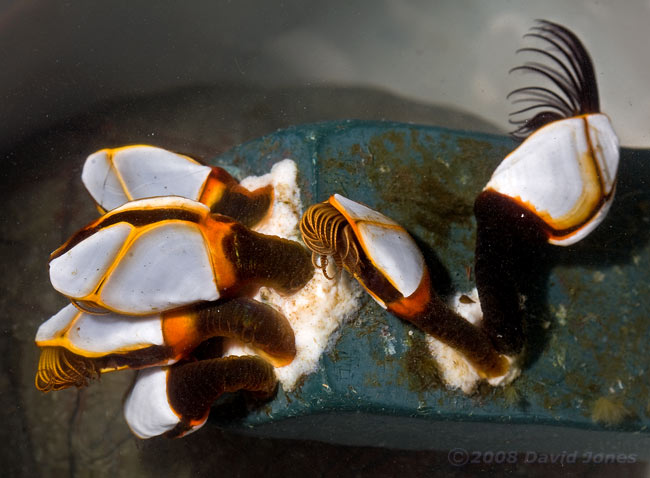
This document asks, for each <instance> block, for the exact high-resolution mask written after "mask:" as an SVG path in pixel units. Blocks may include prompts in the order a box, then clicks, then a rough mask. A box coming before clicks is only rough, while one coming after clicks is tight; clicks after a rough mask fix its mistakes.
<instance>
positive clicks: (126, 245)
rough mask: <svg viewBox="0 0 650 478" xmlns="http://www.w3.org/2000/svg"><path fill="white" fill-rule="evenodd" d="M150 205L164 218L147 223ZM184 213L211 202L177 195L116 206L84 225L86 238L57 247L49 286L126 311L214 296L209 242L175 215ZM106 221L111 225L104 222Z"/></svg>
mask: <svg viewBox="0 0 650 478" xmlns="http://www.w3.org/2000/svg"><path fill="white" fill-rule="evenodd" d="M154 212H155V213H157V214H162V217H161V218H159V219H157V220H155V221H152V222H149V223H147V222H146V216H147V214H150V213H154ZM184 212H190V213H196V216H197V217H204V216H205V215H207V214H209V209H208V207H207V206H205V205H203V204H200V203H197V202H195V201H191V200H189V199H184V198H180V197H159V198H152V199H144V200H140V201H133V202H130V203H128V204H126V205H124V206H122V207H119V208H117V209H114V210H113V211H111V212H110V213H109V214H107V215H105V216H103V217H102V218H101V219H100V220H99V221H98V222H96V223H94V224H95V226H94V229H93V227H90V226H89V227H90V229H88V230H87V231H86V232H89V233H90V235H89V236H88V237H86V238H84V239H82V240H81V241H80V242H78V243H76V244H75V245H74V246H72V247H71V248H69V249H68V250H65V247H66V246H65V245H64V246H63V248H64V249H63V251H62V252H61V253H60V254H59V255H56V254H57V253H55V255H56V257H55V258H54V259H52V260H51V261H50V280H51V282H52V285H53V286H54V288H55V289H56V290H58V291H59V292H61V293H63V294H65V295H67V296H68V297H70V298H71V299H73V300H75V301H78V302H82V303H83V302H86V303H88V304H92V305H93V306H99V307H101V308H105V309H108V310H111V311H113V312H116V313H119V314H125V315H149V314H153V313H156V312H159V311H163V310H168V309H172V308H175V307H180V306H182V305H186V304H190V303H192V302H197V301H201V300H210V301H212V300H216V299H218V298H219V292H218V289H217V284H216V279H215V274H214V271H213V267H212V261H211V257H210V249H209V246H208V244H207V243H206V239H205V238H204V236H203V233H202V231H201V228H200V226H199V224H198V223H196V222H192V221H191V220H189V219H183V218H182V217H181V216H180V215H179V213H184ZM167 213H168V216H167V217H165V216H164V215H165V214H167ZM138 217H140V218H141V219H142V218H144V219H145V221H144V224H143V225H138V226H136V225H134V224H132V223H130V222H129V221H134V222H135V219H136V218H138ZM111 221H116V222H114V223H113V224H110V223H111ZM105 223H106V224H110V225H109V226H108V227H102V225H103V224H105ZM91 226H93V225H91ZM82 232H84V231H82ZM73 238H74V236H73Z"/></svg>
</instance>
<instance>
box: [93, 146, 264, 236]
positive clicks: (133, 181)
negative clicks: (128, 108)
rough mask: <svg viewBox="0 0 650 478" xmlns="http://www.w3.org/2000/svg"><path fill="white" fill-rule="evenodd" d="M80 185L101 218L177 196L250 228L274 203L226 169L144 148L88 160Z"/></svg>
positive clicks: (119, 150) (106, 153)
mask: <svg viewBox="0 0 650 478" xmlns="http://www.w3.org/2000/svg"><path fill="white" fill-rule="evenodd" d="M81 179H82V181H83V183H84V186H86V189H87V190H88V192H89V193H90V195H91V196H92V197H93V199H94V200H95V202H96V204H97V207H98V209H99V210H100V211H101V212H102V213H105V212H106V211H110V210H112V209H115V208H116V207H119V206H122V205H123V204H125V203H127V202H128V201H133V200H136V199H144V198H149V197H155V196H181V197H184V198H188V199H193V200H195V201H199V202H201V203H203V204H205V205H207V206H208V207H209V208H210V210H211V212H213V213H218V214H223V215H225V216H229V217H232V218H234V219H236V220H237V221H239V222H241V223H243V224H245V225H247V226H252V225H254V224H255V223H257V222H259V221H260V220H261V219H262V218H263V217H264V216H265V215H266V214H267V212H268V210H269V208H270V206H271V203H272V202H273V187H272V186H264V187H261V188H259V189H256V190H254V191H249V190H248V189H246V188H244V187H242V186H240V185H239V183H238V182H237V180H235V179H234V178H233V177H232V176H231V175H230V174H228V172H227V171H226V170H225V169H222V168H219V167H211V166H206V165H204V164H201V163H199V162H198V161H196V160H194V159H192V158H190V157H188V156H185V155H182V154H177V153H172V152H171V151H166V150H164V149H162V148H156V147H154V146H147V145H132V146H123V147H120V148H113V149H102V150H100V151H97V152H95V153H93V154H91V155H90V156H88V158H87V159H86V162H85V163H84V167H83V171H82V173H81Z"/></svg>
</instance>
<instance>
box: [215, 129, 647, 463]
mask: <svg viewBox="0 0 650 478" xmlns="http://www.w3.org/2000/svg"><path fill="white" fill-rule="evenodd" d="M515 146H516V144H515V143H514V142H513V141H512V140H511V139H509V138H507V137H502V136H493V135H485V134H478V133H471V132H462V131H452V130H446V129H442V128H435V127H430V126H418V125H410V124H398V123H386V122H367V121H344V122H329V123H321V124H313V125H305V126H297V127H292V128H289V129H287V130H282V131H278V132H276V133H273V134H271V135H268V136H265V137H263V138H260V139H257V140H253V141H250V142H248V143H246V144H243V145H241V146H238V147H237V148H235V149H233V150H232V151H230V152H228V153H226V154H224V155H222V156H220V157H218V158H216V159H215V160H214V164H217V165H220V166H225V167H227V168H230V169H231V170H234V172H235V173H236V174H238V175H239V176H242V175H245V174H251V173H252V174H263V173H265V172H267V171H268V170H269V168H270V167H271V165H272V164H274V163H275V162H277V161H278V160H281V159H283V158H292V159H294V160H295V161H296V162H297V164H298V168H299V172H300V177H299V181H300V186H301V188H302V200H303V203H304V205H305V207H306V206H308V205H309V204H312V203H314V202H318V201H323V200H325V199H327V197H329V196H330V195H331V194H333V193H335V192H338V193H341V194H343V195H345V196H347V197H349V198H351V199H354V200H357V201H361V202H363V203H366V204H368V205H369V206H371V207H373V208H375V209H377V210H379V211H382V212H383V213H385V214H386V215H388V216H389V217H391V218H394V219H395V220H397V221H398V222H400V223H401V224H402V225H403V226H405V227H406V228H407V229H408V230H409V232H410V233H411V234H412V235H413V236H414V237H415V238H416V241H417V242H418V243H419V244H420V245H421V246H422V248H423V250H424V252H425V255H426V256H427V260H428V262H429V264H430V267H431V269H432V274H433V276H434V282H435V285H436V287H437V289H438V291H439V292H440V293H442V294H449V293H451V292H454V291H468V290H470V289H471V288H472V287H473V282H472V279H473V277H472V274H471V270H472V265H473V257H474V240H475V229H476V224H475V220H474V217H473V212H472V207H473V201H474V198H475V197H476V196H477V194H478V193H479V192H480V191H481V189H482V188H483V186H484V185H485V184H486V182H487V180H488V178H489V177H490V175H491V173H492V171H493V170H494V168H495V167H496V166H497V165H498V164H499V162H500V161H501V160H502V159H503V158H504V156H505V155H506V154H508V153H509V152H510V151H511V150H512V149H514V147H515ZM649 180H650V154H649V152H648V151H635V150H627V149H623V150H622V152H621V165H620V171H619V182H618V189H617V193H616V199H615V202H614V205H613V206H612V209H611V211H610V213H609V216H608V218H607V219H606V220H605V222H604V223H603V224H601V226H600V227H599V228H598V229H597V230H596V231H595V232H594V233H593V234H591V235H590V236H589V237H588V238H587V239H586V240H584V241H582V242H581V243H579V244H577V245H575V246H572V247H569V248H560V247H550V246H549V251H548V253H547V254H546V255H545V256H544V257H540V258H539V264H535V265H531V267H536V268H537V269H538V271H536V273H535V274H534V276H535V277H536V278H537V279H536V280H535V281H533V282H532V283H531V284H527V285H526V298H525V301H526V302H525V305H526V310H527V317H528V323H527V326H526V336H527V344H528V345H527V358H526V366H525V369H524V371H523V373H522V376H521V377H520V378H519V379H517V380H516V381H515V382H514V383H513V384H512V385H510V386H507V387H505V388H502V387H498V388H491V387H489V386H487V385H486V386H483V387H481V388H480V389H479V391H478V392H477V393H476V394H474V395H472V396H466V395H464V394H463V393H462V392H461V391H453V390H448V389H446V388H445V386H444V385H443V384H442V383H441V382H440V379H439V378H438V374H437V369H436V366H435V364H434V362H433V361H432V360H431V359H430V358H429V356H428V352H427V351H426V345H425V343H424V336H423V335H422V333H420V332H419V331H418V330H417V329H415V328H414V327H412V326H411V325H410V324H407V323H405V322H403V321H401V320H399V319H397V318H395V317H393V316H391V315H390V314H388V313H386V312H385V311H384V310H383V309H381V308H380V307H379V306H378V305H377V304H375V303H374V302H373V301H372V300H370V299H366V300H365V301H364V302H363V305H362V307H361V308H360V310H359V311H358V313H357V314H355V315H354V316H353V317H351V318H350V320H349V321H348V323H347V325H346V326H345V327H344V330H343V331H342V334H341V336H340V338H339V339H338V341H337V342H336V343H335V345H334V346H333V348H332V349H331V350H330V351H329V352H327V353H325V354H324V355H323V356H322V358H321V362H320V366H319V369H318V371H317V372H316V373H314V374H312V375H309V376H307V377H305V378H304V380H303V381H302V383H301V385H300V386H298V387H297V389H296V390H294V391H292V392H289V393H287V392H284V391H282V390H280V391H279V393H278V395H277V397H276V398H275V399H274V400H273V401H272V402H270V403H268V404H266V405H264V406H262V407H261V408H257V409H254V410H252V411H247V412H246V413H242V414H240V415H238V416H236V417H233V416H232V415H229V414H228V413H219V412H218V408H214V409H213V417H212V419H211V423H212V424H215V423H217V424H219V425H221V426H227V427H231V428H235V429H240V430H245V431H249V432H251V433H255V434H260V435H267V436H277V437H284V438H302V439H318V440H325V441H329V442H335V443H345V444H356V445H360V444H361V445H372V446H390V447H399V448H413V449H425V448H436V449H451V448H454V447H460V448H464V449H467V450H485V449H491V450H494V449H495V447H496V448H497V449H503V450H517V451H519V452H525V451H526V450H529V449H534V450H537V451H544V450H546V449H548V451H549V452H557V451H562V450H564V451H566V450H569V451H572V450H574V449H578V450H580V449H590V450H591V449H598V450H601V451H605V452H609V453H613V452H623V453H638V454H640V455H641V456H646V457H647V455H648V453H650V452H649V450H650V446H649V445H650V440H649V436H650V434H649V433H648V431H649V425H650V403H649V401H648V400H649V399H648V397H649V396H650V393H649V392H650V387H649V385H650V373H649V371H648V366H649V365H650V360H649V358H648V343H649V341H650V332H649V329H650V328H649V324H650V280H649V279H650V248H649V244H648V242H649V239H650V187H649V185H648V181H649ZM596 418H601V419H603V420H604V421H605V422H606V423H603V422H602V421H598V420H596ZM531 447H532V448H531ZM589 447H591V448H589Z"/></svg>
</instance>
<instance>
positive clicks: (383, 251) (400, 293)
mask: <svg viewBox="0 0 650 478" xmlns="http://www.w3.org/2000/svg"><path fill="white" fill-rule="evenodd" d="M300 230H301V232H302V236H303V240H304V242H305V244H306V245H307V247H308V248H309V249H310V250H311V251H312V260H313V262H314V263H315V264H316V265H317V266H319V267H320V268H321V269H323V271H324V272H325V268H326V267H327V261H326V257H327V256H331V257H333V258H334V261H335V262H336V263H337V264H338V265H339V266H341V267H343V268H345V269H346V270H347V271H348V272H350V274H352V275H353V276H354V277H355V278H356V279H357V280H358V281H359V282H360V283H361V285H362V286H363V287H364V288H365V289H366V291H367V292H368V293H369V294H370V295H371V296H372V297H373V298H374V299H375V301H377V303H379V304H380V305H381V306H382V307H383V308H385V309H386V310H388V311H389V312H391V313H392V314H394V315H396V316H397V317H399V318H401V319H404V320H407V321H409V322H411V323H413V324H414V325H416V326H417V327H418V328H420V329H421V330H423V331H424V332H426V333H428V334H431V335H432V336H434V337H436V338H437V339H439V340H440V341H442V342H444V343H445V344H447V345H449V346H451V347H453V348H454V349H456V350H458V351H459V352H460V353H461V354H463V356H464V357H465V358H466V359H467V360H468V361H469V362H470V363H471V364H472V365H473V366H474V367H475V368H476V370H477V371H478V373H479V375H480V376H481V377H483V378H496V377H500V376H503V375H505V374H506V373H507V372H508V369H509V366H510V360H509V358H507V357H505V356H504V355H501V354H499V353H497V352H496V350H495V349H494V347H493V346H492V343H491V342H490V339H489V338H488V336H487V335H486V334H485V332H484V331H483V330H481V329H480V328H479V327H476V326H474V325H472V324H471V323H470V322H468V321H467V320H465V319H464V318H462V317H461V316H459V315H458V314H456V313H455V312H454V311H452V310H451V309H450V308H449V307H448V306H447V305H446V304H445V303H444V302H443V300H442V299H441V298H440V297H439V296H438V295H437V294H436V293H435V291H434V290H433V288H432V286H431V281H430V277H429V271H428V268H427V266H426V264H425V261H424V257H423V256H422V253H421V252H420V250H419V248H418V247H417V245H416V244H415V242H414V241H413V239H412V238H411V236H410V235H409V234H408V232H406V230H405V229H404V228H403V227H401V226H400V225H399V224H398V223H396V222H395V221H393V220H392V219H390V218H388V217H386V216H385V215H383V214H381V213H379V212H377V211H374V210H372V209H370V208H369V207H367V206H365V205H363V204H360V203H357V202H355V201H352V200H350V199H347V198H345V197H343V196H341V195H339V194H335V195H333V196H331V197H330V198H329V200H328V201H325V202H323V203H320V204H315V205H313V206H311V207H310V208H309V209H308V210H307V211H306V212H305V214H304V215H303V218H302V221H301V224H300Z"/></svg>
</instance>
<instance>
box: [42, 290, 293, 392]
mask: <svg viewBox="0 0 650 478" xmlns="http://www.w3.org/2000/svg"><path fill="white" fill-rule="evenodd" d="M212 337H227V338H231V339H236V340H238V341H240V342H242V343H245V344H249V346H251V347H252V348H253V350H255V352H256V353H257V354H259V355H260V356H261V357H263V358H264V359H266V360H267V361H269V362H270V363H271V364H272V365H274V366H276V367H282V366H284V365H287V364H289V363H291V361H292V360H293V358H294V356H295V354H296V346H295V341H294V333H293V329H292V328H291V325H290V324H289V322H288V321H287V319H286V318H285V317H284V316H283V315H282V314H281V313H279V312H278V311H277V310H275V309H274V308H273V307H271V306H269V305H266V304H262V303H260V302H257V301H255V300H252V299H248V298H235V299H232V300H227V301H217V302H202V303H198V304H193V305H191V306H189V307H184V308H182V309H175V310H171V311H166V312H163V313H161V314H158V315H151V316H145V317H131V316H124V315H118V314H115V313H108V314H103V315H93V314H88V313H87V312H83V311H80V310H78V309H77V308H75V307H74V306H73V305H72V304H70V305H68V306H66V307H64V308H63V309H61V310H60V311H59V312H58V313H57V314H56V315H54V316H53V317H52V318H50V319H49V320H47V321H45V322H44V323H43V324H42V325H41V326H40V327H39V329H38V332H37V333H36V345H37V346H38V347H39V348H40V349H41V357H40V360H39V365H38V371H37V374H36V388H38V389H39V390H41V391H44V392H48V391H50V390H61V389H63V388H66V387H69V386H72V385H75V386H77V387H80V386H84V385H86V384H87V382H88V380H89V379H92V378H96V377H98V376H99V375H100V373H103V372H108V371H113V370H121V369H124V368H132V369H138V368H144V367H151V366H156V365H169V364H172V363H174V362H176V361H178V360H181V359H184V358H187V357H188V355H189V354H190V353H191V352H192V351H193V350H194V349H195V348H196V347H197V346H198V345H199V344H200V343H201V342H203V341H205V340H207V339H209V338H212Z"/></svg>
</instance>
